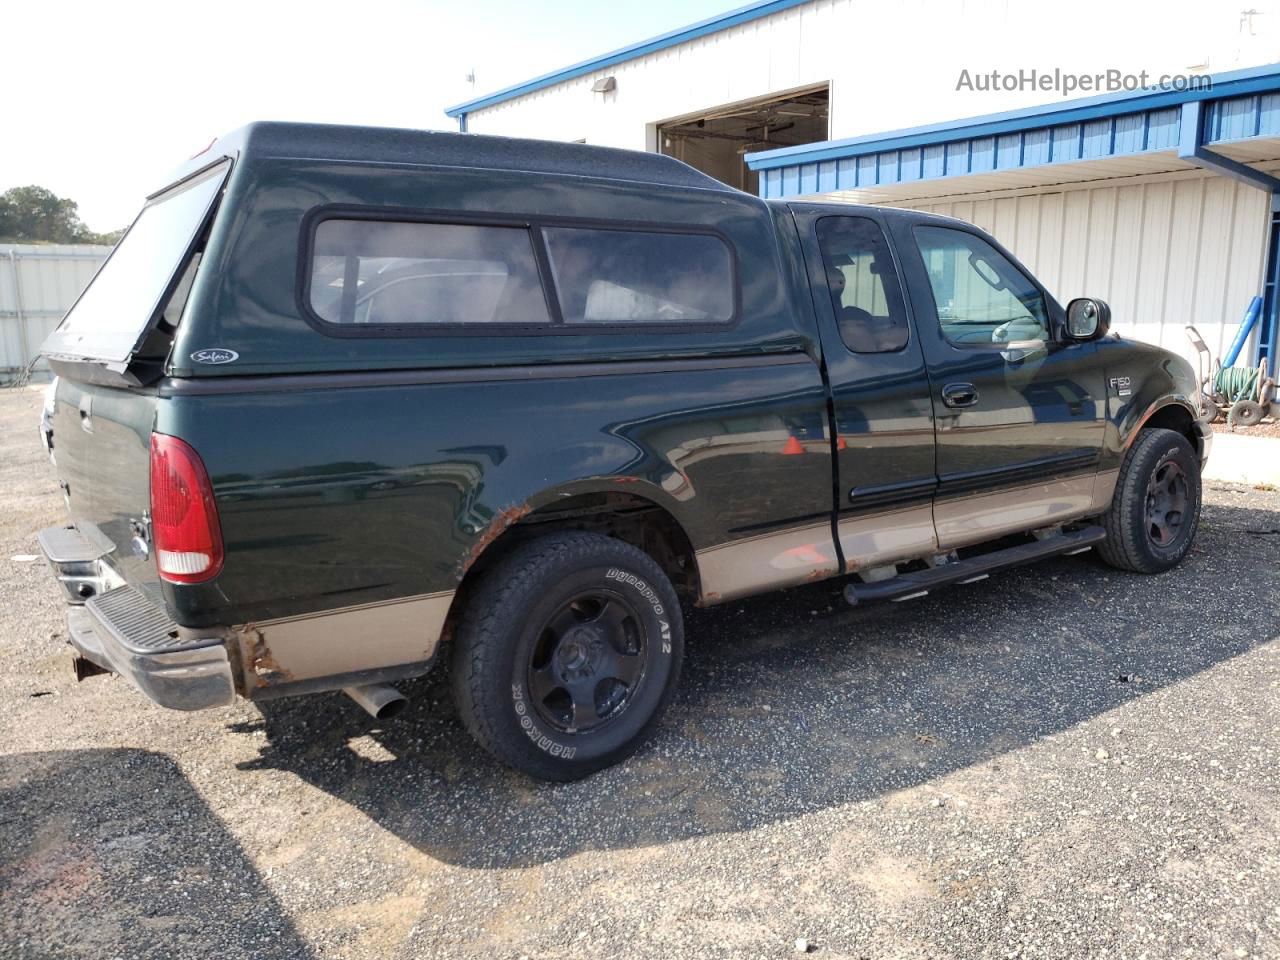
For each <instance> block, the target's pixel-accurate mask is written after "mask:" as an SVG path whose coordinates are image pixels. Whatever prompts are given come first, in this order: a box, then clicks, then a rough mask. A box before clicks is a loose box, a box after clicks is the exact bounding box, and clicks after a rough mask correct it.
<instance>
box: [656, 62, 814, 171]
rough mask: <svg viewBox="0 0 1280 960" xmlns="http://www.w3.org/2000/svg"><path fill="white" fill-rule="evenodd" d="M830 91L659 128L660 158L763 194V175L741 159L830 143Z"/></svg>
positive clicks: (780, 97) (734, 107) (737, 106)
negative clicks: (671, 160) (781, 149)
mask: <svg viewBox="0 0 1280 960" xmlns="http://www.w3.org/2000/svg"><path fill="white" fill-rule="evenodd" d="M830 114H831V90H830V87H829V86H827V85H826V84H823V85H822V86H820V87H810V88H807V89H804V90H798V91H793V92H791V93H784V94H777V95H775V96H772V97H767V98H763V99H759V100H746V101H743V102H742V103H734V104H726V105H724V106H720V107H712V108H710V109H708V110H705V111H702V112H699V113H696V114H693V115H691V116H687V117H681V118H679V119H678V120H670V121H667V122H666V123H662V124H659V125H658V128H657V134H658V144H657V146H658V152H659V153H662V154H665V155H666V156H668V157H675V158H676V159H677V160H683V161H684V162H685V163H687V164H689V166H691V167H696V168H697V169H699V170H701V171H702V172H703V173H705V174H707V175H709V176H712V177H715V178H716V179H717V180H720V181H722V182H724V183H727V184H729V186H731V187H737V188H738V189H740V190H745V191H747V192H748V193H759V190H758V189H757V187H758V184H759V174H757V173H756V172H755V171H754V170H749V169H748V168H747V164H746V162H745V161H744V160H743V157H744V156H746V154H748V153H756V152H757V151H760V150H771V149H773V148H774V147H792V146H795V145H797V144H801V143H814V142H817V141H819V140H826V139H828V121H829V118H830Z"/></svg>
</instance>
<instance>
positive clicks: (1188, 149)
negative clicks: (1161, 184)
mask: <svg viewBox="0 0 1280 960" xmlns="http://www.w3.org/2000/svg"><path fill="white" fill-rule="evenodd" d="M1203 106H1204V105H1203V104H1202V103H1201V102H1200V101H1198V100H1196V101H1192V102H1191V103H1184V104H1183V105H1182V121H1181V125H1180V128H1179V129H1180V132H1179V137H1178V157H1179V158H1180V159H1182V160H1187V161H1189V162H1191V163H1194V164H1195V165H1196V166H1198V167H1204V168H1205V169H1207V170H1212V171H1214V172H1215V173H1220V174H1222V175H1223V176H1226V177H1231V178H1232V179H1233V180H1240V181H1243V182H1244V183H1247V184H1249V185H1250V186H1254V187H1259V188H1261V189H1263V190H1267V191H1269V192H1270V193H1271V198H1272V201H1273V202H1274V200H1275V198H1276V195H1277V192H1280V179H1277V178H1276V177H1273V176H1271V174H1269V173H1263V172H1262V171H1261V170H1255V169H1253V167H1248V166H1245V165H1244V164H1243V163H1240V162H1239V161H1237V160H1232V159H1231V158H1230V157H1224V156H1223V155H1222V154H1220V153H1214V152H1213V151H1212V150H1209V149H1208V148H1207V147H1205V145H1204V142H1205V140H1204V134H1205V119H1206V117H1205V115H1206V113H1207V111H1205V110H1204V109H1203Z"/></svg>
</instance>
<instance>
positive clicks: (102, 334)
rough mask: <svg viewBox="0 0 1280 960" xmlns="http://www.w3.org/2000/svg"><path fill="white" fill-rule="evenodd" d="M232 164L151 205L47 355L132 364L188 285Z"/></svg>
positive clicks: (52, 338) (167, 193)
mask: <svg viewBox="0 0 1280 960" xmlns="http://www.w3.org/2000/svg"><path fill="white" fill-rule="evenodd" d="M229 169H230V162H228V161H224V162H222V163H219V164H217V165H216V166H214V167H211V168H210V169H208V170H206V171H204V172H203V173H200V174H197V175H196V176H194V177H191V178H190V179H188V180H186V181H184V182H183V183H181V184H179V185H177V186H176V187H174V188H172V189H170V190H167V191H165V192H164V193H161V194H159V195H157V196H156V197H154V198H153V199H152V200H150V201H149V202H148V203H147V205H146V206H145V207H143V208H142V212H141V213H140V214H138V217H137V219H136V220H134V221H133V225H132V226H130V227H129V230H128V232H127V233H125V235H124V237H123V238H122V239H121V240H120V242H119V243H118V244H116V247H115V249H114V250H113V251H112V252H111V255H110V256H109V257H108V258H107V260H106V262H105V263H104V264H103V265H102V268H101V269H100V270H99V271H98V272H97V274H96V275H95V276H94V278H93V280H92V281H91V282H90V283H89V286H88V287H87V288H86V289H85V291H84V293H82V294H81V295H80V298H79V299H78V300H77V301H76V302H75V304H74V305H73V306H72V308H71V310H70V311H69V312H68V313H67V316H66V317H65V318H64V319H63V321H62V323H61V324H60V325H59V327H58V329H57V330H55V331H54V333H53V335H52V336H50V337H49V339H48V340H47V341H46V342H45V345H44V347H43V352H44V353H47V354H52V355H54V356H60V357H69V358H73V359H81V358H87V359H94V360H105V361H108V362H112V363H121V362H124V361H126V360H127V359H128V358H129V356H130V354H132V353H133V351H134V349H135V348H136V347H137V345H138V343H139V341H140V340H141V339H142V338H143V336H144V334H145V333H146V332H147V330H148V328H149V327H150V326H151V324H152V322H153V321H154V320H155V318H156V315H157V313H158V312H159V311H160V310H162V309H164V307H165V305H166V304H167V302H168V300H169V298H170V294H171V293H172V292H173V291H174V289H175V288H176V287H178V286H179V285H180V283H183V282H185V287H186V288H187V289H189V288H190V277H189V276H184V275H185V274H187V273H188V271H187V270H185V267H186V266H187V264H188V260H189V258H190V257H191V254H192V248H193V247H194V245H195V243H196V241H197V239H198V238H199V236H200V234H201V232H202V230H203V228H204V225H205V222H206V220H207V218H208V216H209V212H210V210H211V209H212V208H213V206H214V203H215V201H216V200H217V197H218V193H219V191H220V190H221V189H222V184H223V182H224V181H225V180H226V176H227V171H228V170H229Z"/></svg>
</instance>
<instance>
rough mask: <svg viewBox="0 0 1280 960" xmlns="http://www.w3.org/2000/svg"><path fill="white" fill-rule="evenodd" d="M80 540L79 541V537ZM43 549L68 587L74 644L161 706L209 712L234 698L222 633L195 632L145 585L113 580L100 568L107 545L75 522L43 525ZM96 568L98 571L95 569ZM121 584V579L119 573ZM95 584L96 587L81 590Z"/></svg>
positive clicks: (232, 681)
mask: <svg viewBox="0 0 1280 960" xmlns="http://www.w3.org/2000/svg"><path fill="white" fill-rule="evenodd" d="M77 538H79V539H77ZM39 541H40V548H41V550H43V551H44V554H45V558H46V559H47V560H48V561H49V566H50V567H52V568H53V570H54V572H55V573H56V574H57V575H58V579H59V580H60V581H61V582H62V583H63V585H64V587H67V585H68V583H69V582H71V583H73V584H74V585H75V586H76V589H74V590H73V589H72V588H71V587H68V589H67V592H68V601H69V603H70V606H69V607H68V608H67V628H68V637H69V639H70V642H71V646H72V647H74V648H75V649H76V651H77V652H78V653H79V654H80V656H82V657H84V658H85V659H86V660H89V661H91V662H92V663H95V664H97V665H98V666H99V667H102V668H103V669H104V670H109V671H111V672H112V673H118V674H119V675H120V676H122V677H125V678H126V679H127V680H128V681H129V682H130V683H132V684H133V685H134V686H135V687H137V688H138V689H139V690H141V691H142V692H143V693H144V694H146V695H147V697H149V698H150V699H151V700H153V701H155V702H156V703H158V704H160V705H161V706H162V707H171V708H172V709H175V710H203V709H205V708H206V707H217V706H221V705H223V704H227V703H231V702H232V700H234V699H235V682H234V680H233V676H232V671H231V662H230V659H229V657H228V654H227V647H226V644H225V643H224V642H223V640H222V638H221V637H217V636H213V637H200V636H195V635H193V634H192V633H191V631H188V630H184V629H182V628H181V627H179V626H178V625H177V624H176V623H174V622H173V621H172V620H171V619H169V616H168V614H166V613H165V611H164V610H163V609H162V608H161V607H159V606H157V605H156V604H155V603H154V602H153V601H152V600H151V599H150V598H149V597H147V596H146V594H144V593H142V591H140V590H138V589H136V588H134V587H131V586H128V585H121V586H110V587H109V588H108V589H105V590H103V591H101V592H98V590H97V588H98V587H99V586H108V583H107V581H108V579H109V578H108V577H106V576H104V574H102V573H99V572H98V568H103V569H104V570H107V571H109V568H106V565H105V564H100V563H99V561H100V560H101V558H102V556H104V555H105V553H106V551H99V552H97V553H95V552H94V551H96V550H97V547H96V546H95V545H94V544H93V543H92V542H91V541H89V540H88V539H87V538H85V537H82V536H80V535H79V532H78V531H77V530H75V528H74V527H71V528H68V527H50V528H49V529H48V530H44V531H41V533H40V537H39ZM90 568H92V570H91V569H90ZM114 579H115V581H116V582H118V579H119V578H114ZM86 583H88V584H90V585H91V586H93V587H94V589H93V590H92V591H85V590H81V589H78V587H79V585H81V584H86Z"/></svg>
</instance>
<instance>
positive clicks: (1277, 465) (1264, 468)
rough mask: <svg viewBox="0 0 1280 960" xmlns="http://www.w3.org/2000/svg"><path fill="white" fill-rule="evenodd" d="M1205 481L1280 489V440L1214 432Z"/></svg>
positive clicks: (1277, 438) (1279, 438) (1278, 438)
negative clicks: (1259, 485)
mask: <svg viewBox="0 0 1280 960" xmlns="http://www.w3.org/2000/svg"><path fill="white" fill-rule="evenodd" d="M1204 478H1205V479H1206V480H1221V481H1224V482H1226V483H1247V484H1250V485H1251V486H1256V485H1258V484H1270V485H1271V486H1274V487H1280V437H1246V436H1242V435H1240V434H1238V433H1215V434H1214V435H1213V449H1212V451H1211V452H1210V453H1209V463H1208V466H1206V467H1205V469H1204Z"/></svg>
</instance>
